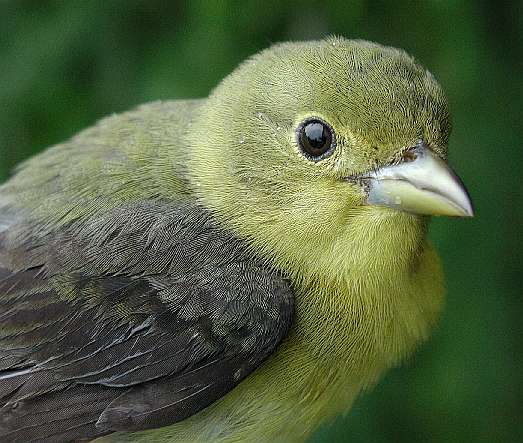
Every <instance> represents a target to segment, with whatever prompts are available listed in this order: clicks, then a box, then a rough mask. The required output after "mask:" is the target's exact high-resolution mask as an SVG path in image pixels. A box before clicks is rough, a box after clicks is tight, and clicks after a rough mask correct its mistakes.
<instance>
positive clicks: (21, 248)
mask: <svg viewBox="0 0 523 443" xmlns="http://www.w3.org/2000/svg"><path fill="white" fill-rule="evenodd" d="M292 304H293V298H292V292H291V289H290V287H289V285H288V283H287V282H286V281H285V280H284V279H283V278H282V277H281V276H280V275H279V274H277V273H276V272H275V271H273V270H271V269H268V268H267V267H265V266H262V265H261V264H260V263H259V262H257V261H256V260H255V259H254V258H253V257H252V256H251V255H249V254H248V253H247V252H246V249H245V245H244V244H243V243H242V242H241V241H239V240H238V239H236V238H234V237H233V236H232V235H231V234H230V233H228V232H226V231H224V230H222V229H220V228H219V227H218V226H217V225H216V223H215V222H214V221H213V220H212V218H211V217H210V216H209V214H208V213H206V211H204V210H203V209H202V208H200V207H198V206H196V205H193V204H177V205H173V204H167V203H141V204H135V205H133V206H128V207H124V208H119V209H115V210H113V211H111V212H110V213H107V214H105V215H103V216H98V217H96V218H92V219H90V220H86V221H83V222H82V223H80V222H76V223H72V224H71V225H69V226H67V227H66V228H62V229H61V230H60V231H59V232H57V231H56V230H46V231H43V230H42V229H39V227H37V226H34V225H32V226H31V225H28V226H22V225H16V226H12V227H10V228H9V229H7V230H5V231H4V232H0V324H1V329H0V408H1V409H0V440H1V441H2V442H4V441H6V442H7V441H24V442H28V441H41V442H45V441H49V442H50V441H53V442H57V441H70V440H78V439H91V438H94V437H96V436H100V435H104V434H107V433H110V432H112V431H116V430H127V431H133V430H140V429H147V428H152V427H158V426H164V425H167V424H170V423H174V422H176V421H179V420H183V419H184V418H186V417H189V416H190V415H192V414H194V413H196V412H197V411H199V410H201V409H202V408H204V407H206V406H208V405H209V404H210V403H212V402H213V401H215V400H216V399H218V398H220V397H221V396H223V395H224V394H225V393H227V392H228V391H229V390H231V389H232V388H233V387H234V386H236V385H237V384H238V383H239V382H240V381H241V380H242V379H243V378H244V377H245V376H247V375H248V374H249V373H250V372H252V371H253V370H254V369H255V368H256V367H257V366H258V365H259V364H260V363H261V362H262V361H263V360H264V359H265V358H267V357H268V356H269V355H270V354H271V353H272V352H273V351H274V349H275V348H276V346H277V345H278V343H279V342H280V341H281V340H282V339H283V337H285V335H286V334H287V332H288V330H289V327H290V324H291V320H292Z"/></svg>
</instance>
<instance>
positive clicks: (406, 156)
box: [401, 151, 418, 163]
mask: <svg viewBox="0 0 523 443" xmlns="http://www.w3.org/2000/svg"><path fill="white" fill-rule="evenodd" d="M401 157H402V159H403V161H404V162H405V163H410V162H413V161H414V160H416V159H417V158H418V154H416V153H415V152H412V151H405V152H404V153H403V155H402V156H401Z"/></svg>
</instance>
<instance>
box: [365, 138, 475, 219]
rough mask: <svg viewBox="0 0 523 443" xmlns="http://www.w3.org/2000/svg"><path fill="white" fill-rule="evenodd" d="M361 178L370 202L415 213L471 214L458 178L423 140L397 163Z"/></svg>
mask: <svg viewBox="0 0 523 443" xmlns="http://www.w3.org/2000/svg"><path fill="white" fill-rule="evenodd" d="M362 179H363V181H364V183H366V186H367V191H368V197H367V204H370V205H379V206H388V207H391V208H395V209H398V210H401V211H406V212H411V213H414V214H425V215H449V216H455V217H472V216H473V215H474V209H473V206H472V202H471V200H470V197H469V194H468V192H467V189H466V188H465V185H464V184H463V182H462V181H461V179H460V178H459V177H458V176H457V175H456V174H455V173H454V171H452V169H451V168H450V167H449V166H448V165H447V163H445V162H444V161H443V160H442V159H441V158H439V157H438V156H436V155H435V154H434V153H433V152H432V151H431V150H430V149H429V148H427V146H426V145H425V144H423V143H419V144H418V145H417V146H416V147H415V148H413V149H411V150H409V151H407V152H406V153H405V155H404V157H403V159H402V161H401V162H400V163H398V164H394V165H390V166H384V167H382V168H379V169H376V170H374V171H372V172H369V173H367V174H365V176H364V177H362Z"/></svg>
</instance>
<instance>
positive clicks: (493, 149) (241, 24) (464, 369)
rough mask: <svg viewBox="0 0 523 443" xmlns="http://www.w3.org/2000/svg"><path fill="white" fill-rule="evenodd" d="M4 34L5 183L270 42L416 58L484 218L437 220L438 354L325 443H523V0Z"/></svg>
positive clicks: (165, 5)
mask: <svg viewBox="0 0 523 443" xmlns="http://www.w3.org/2000/svg"><path fill="white" fill-rule="evenodd" d="M0 29H1V30H2V32H1V33H0V109H1V112H0V180H1V179H4V178H5V177H7V175H8V172H9V171H10V170H11V169H12V168H13V166H14V165H15V164H16V163H18V162H19V161H21V160H22V159H24V158H26V157H28V156H30V155H32V154H34V153H36V152H38V151H40V150H41V149H42V148H44V147H46V146H48V145H51V144H54V143H57V142H60V141H62V140H63V139H65V138H67V137H69V136H71V135H72V134H74V133H75V132H77V131H78V130H80V129H82V128H84V127H87V126H89V125H91V124H92V123H94V122H95V121H96V120H97V119H99V118H101V117H103V116H104V115H106V114H110V113H114V112H120V111H123V110H126V109H128V108H130V107H132V106H134V105H136V104H138V103H141V102H145V101H150V100H156V99H167V98H182V97H200V96H205V95H206V94H207V93H208V92H209V90H210V89H211V88H212V87H213V86H214V85H216V83H217V82H219V80H220V79H221V78H223V77H224V76H225V75H226V74H227V73H228V72H230V71H231V70H232V69H233V68H234V67H235V65H236V64H238V63H239V62H240V61H241V60H242V59H244V58H245V57H246V56H248V55H250V54H252V53H254V52H256V51H258V50H259V49H262V48H264V47H267V46H268V45H270V44H271V43H273V42H277V41H283V40H289V39H294V40H297V39H313V38H319V37H322V36H325V35H329V34H339V35H343V36H346V37H349V38H363V39H368V40H374V41H378V42H380V43H383V44H388V45H392V46H398V47H402V48H404V49H406V50H407V51H408V52H410V53H411V54H413V55H415V56H416V57H417V59H418V60H420V61H421V62H422V63H423V64H424V65H425V66H426V67H428V68H429V69H430V70H431V71H432V72H433V73H434V74H435V75H436V77H437V78H438V79H439V80H440V82H441V83H442V85H443V86H444V88H445V89H446V91H447V94H448V97H449V99H450V102H451V106H452V109H453V116H454V132H453V136H452V137H451V145H450V151H451V154H450V156H451V162H452V164H453V165H454V167H455V169H457V171H459V173H460V175H461V176H462V178H463V180H464V181H465V183H467V185H468V187H469V189H470V191H471V194H472V196H473V199H474V202H475V204H476V208H477V216H476V217H475V218H474V219H473V220H449V219H437V220H435V221H434V223H433V226H432V231H431V236H432V239H433V241H434V242H435V244H436V245H437V248H438V249H439V251H440V252H441V255H442V258H443V261H444V264H445V268H446V273H447V279H448V302H447V307H446V310H445V313H444V315H443V318H442V321H441V323H440V326H439V328H438V329H437V331H436V332H435V334H434V336H433V338H432V339H431V341H430V342H429V343H428V344H427V345H426V346H424V347H423V349H421V351H420V352H419V353H418V354H417V355H416V356H415V357H414V358H413V359H412V360H411V361H410V362H408V363H407V365H405V366H404V367H402V368H400V369H395V370H393V371H391V372H390V373H389V374H388V375H387V377H386V378H385V379H384V380H383V381H382V382H381V383H380V385H379V386H378V387H377V388H376V389H374V390H373V392H372V393H367V394H365V395H363V396H362V397H361V398H360V399H359V401H358V402H357V403H356V406H355V407H354V409H353V410H352V411H351V412H350V413H349V414H348V415H347V416H346V417H340V418H339V419H337V420H336V421H335V423H334V424H332V425H330V426H325V427H324V428H323V429H321V430H320V431H319V432H318V434H317V435H316V437H315V438H314V440H313V441H314V442H316V443H319V442H322V441H324V442H327V441H328V442H336V441H349V440H350V441H351V442H367V441H370V442H385V441H416V442H417V441H419V442H421V441H423V442H452V441H456V442H462V441H482V442H495V441H516V440H518V437H519V438H521V434H520V435H519V436H518V435H516V434H517V433H516V431H518V430H519V431H521V423H520V417H521V409H519V410H518V406H521V400H522V398H521V394H522V392H521V376H522V365H521V363H522V361H521V360H522V358H521V355H522V352H521V351H522V349H521V337H522V335H521V332H522V330H521V326H520V325H521V324H522V318H523V316H522V314H523V313H522V302H521V296H522V294H523V291H522V278H521V273H522V270H523V269H522V264H523V261H522V251H523V244H522V240H521V239H522V236H521V235H519V233H520V231H521V228H522V221H523V217H522V207H523V198H522V197H523V192H522V191H523V182H522V178H523V175H522V166H523V145H522V136H523V131H522V110H523V108H522V105H523V88H522V80H523V63H522V60H523V4H522V2H521V1H519V2H511V3H509V2H504V3H502V2H484V1H469V2H466V1H459V0H455V1H451V0H449V1H444V0H439V1H435V0H434V1H425V2H416V1H408V0H404V1H403V0H402V1H399V0H398V1H395V2H385V1H383V0H382V1H374V2H370V1H365V0H359V1H347V0H341V1H331V2H328V6H327V2H320V1H316V2H314V1H304V2H296V1H287V2H282V1H274V0H266V1H264V2H261V1H254V0H252V1H251V0H248V1H247V0H243V1H238V2H225V1H207V2H200V1H191V2H177V1H170V2H161V1H154V0H143V1H138V0H106V1H67V2H66V1H43V0H35V1H25V0H18V1H6V0H0ZM519 441H521V440H519Z"/></svg>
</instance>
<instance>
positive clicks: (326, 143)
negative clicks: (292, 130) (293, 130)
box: [297, 118, 335, 161]
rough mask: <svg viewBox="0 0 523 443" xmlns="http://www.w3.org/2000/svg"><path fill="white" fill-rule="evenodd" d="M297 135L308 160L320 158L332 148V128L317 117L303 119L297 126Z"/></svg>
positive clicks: (329, 152)
mask: <svg viewBox="0 0 523 443" xmlns="http://www.w3.org/2000/svg"><path fill="white" fill-rule="evenodd" d="M297 135H298V143H299V145H300V148H301V150H302V151H303V152H304V154H305V155H306V157H308V158H309V159H310V160H313V161H318V160H322V159H324V158H325V157H328V156H329V155H330V154H332V151H333V150H334V146H335V140H334V130H333V129H332V127H331V126H330V125H329V124H327V123H325V122H324V121H321V120H320V119H318V118H312V119H308V120H305V121H304V122H303V123H302V124H301V125H300V126H299V127H298V131H297Z"/></svg>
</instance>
